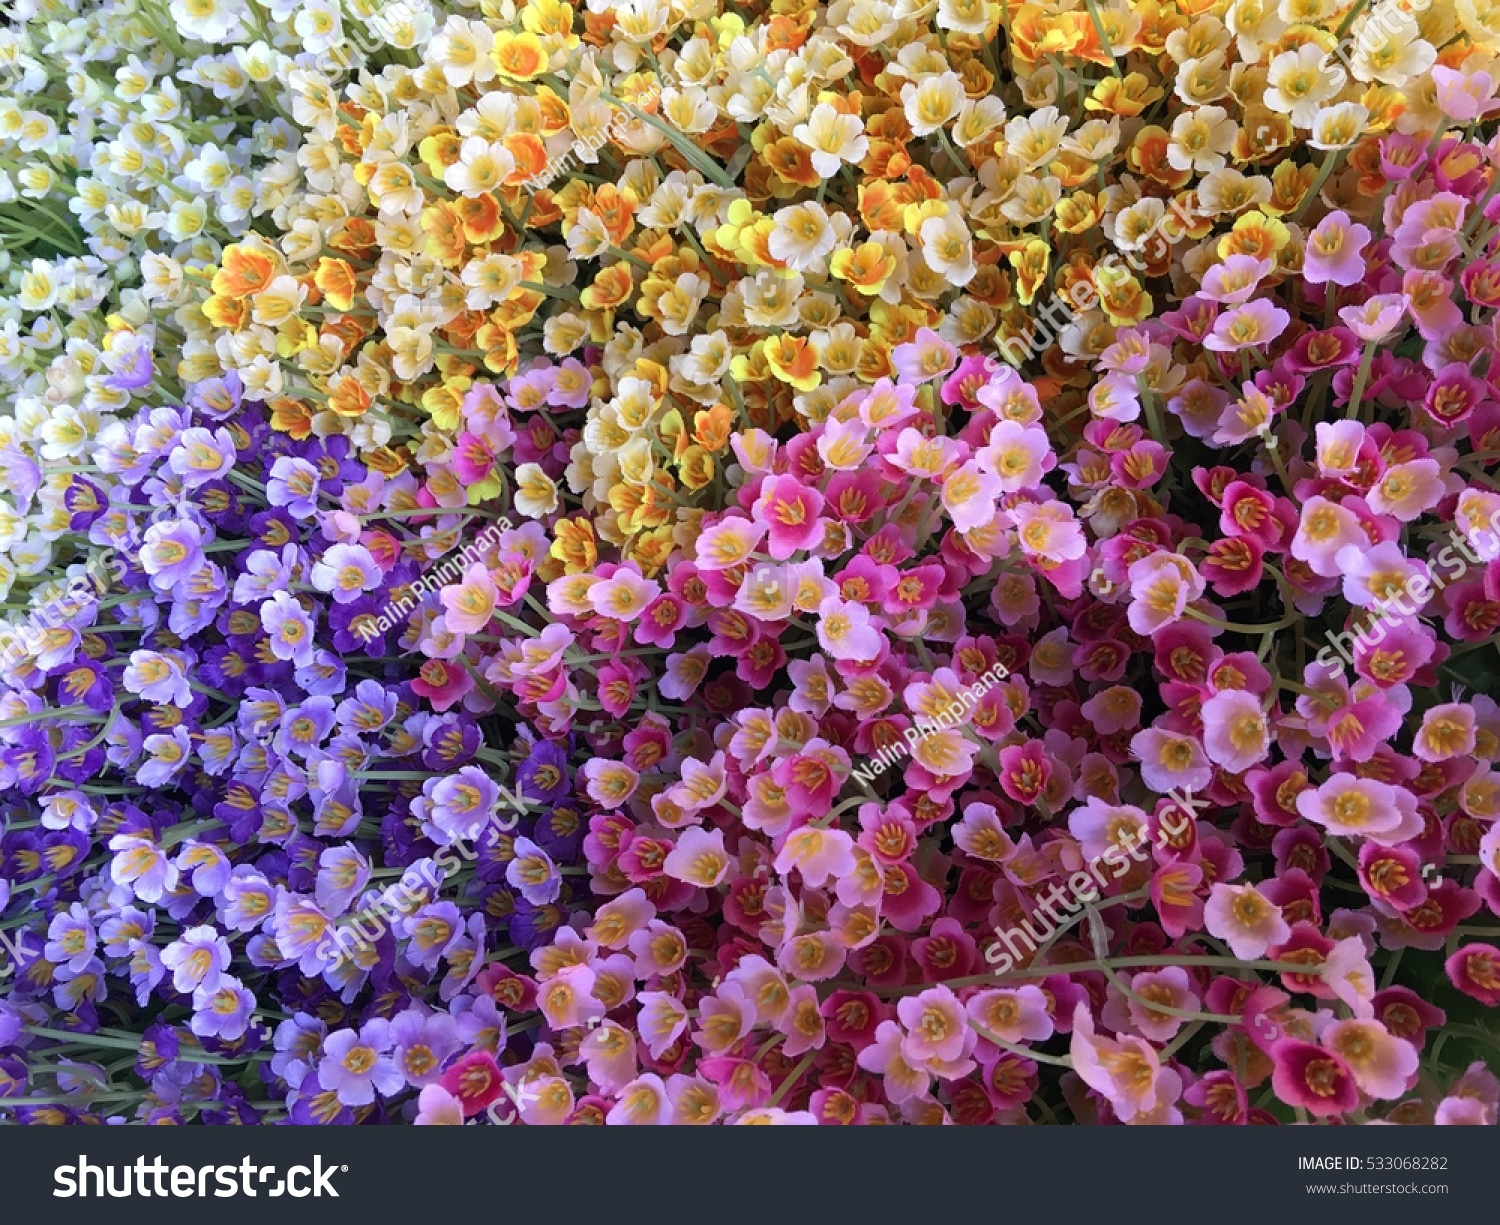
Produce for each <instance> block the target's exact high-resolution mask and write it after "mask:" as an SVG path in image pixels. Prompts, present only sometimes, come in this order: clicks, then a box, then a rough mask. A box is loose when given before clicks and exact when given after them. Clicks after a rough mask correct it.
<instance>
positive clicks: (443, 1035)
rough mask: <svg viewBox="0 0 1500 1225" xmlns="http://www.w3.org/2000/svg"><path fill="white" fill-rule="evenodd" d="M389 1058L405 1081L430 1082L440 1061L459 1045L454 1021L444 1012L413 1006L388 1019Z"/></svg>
mask: <svg viewBox="0 0 1500 1225" xmlns="http://www.w3.org/2000/svg"><path fill="white" fill-rule="evenodd" d="M391 1041H392V1042H393V1043H394V1044H395V1053H394V1055H393V1060H394V1062H395V1065H396V1068H397V1070H398V1071H400V1073H401V1075H402V1076H404V1077H405V1078H406V1083H407V1084H409V1085H411V1086H413V1087H414V1088H415V1087H420V1086H423V1085H430V1084H432V1082H433V1081H435V1080H437V1078H438V1076H439V1074H440V1073H441V1072H442V1067H443V1063H444V1061H445V1060H446V1059H447V1058H448V1056H449V1055H451V1054H453V1052H454V1051H456V1050H457V1049H458V1048H459V1046H460V1042H459V1037H458V1023H457V1022H456V1021H454V1019H453V1017H452V1016H450V1015H449V1014H448V1013H446V1012H436V1013H431V1014H424V1013H423V1012H421V1011H419V1010H417V1009H415V1008H413V1009H409V1010H408V1011H406V1012H401V1013H397V1014H396V1016H395V1017H394V1018H392V1020H391Z"/></svg>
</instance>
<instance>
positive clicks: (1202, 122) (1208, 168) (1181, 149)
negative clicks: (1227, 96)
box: [1167, 106, 1239, 174]
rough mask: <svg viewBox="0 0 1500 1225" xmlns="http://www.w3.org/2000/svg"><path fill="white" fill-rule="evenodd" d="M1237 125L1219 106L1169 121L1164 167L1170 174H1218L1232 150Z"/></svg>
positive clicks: (1201, 108) (1203, 108) (1199, 110)
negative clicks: (1169, 168) (1169, 134)
mask: <svg viewBox="0 0 1500 1225" xmlns="http://www.w3.org/2000/svg"><path fill="white" fill-rule="evenodd" d="M1238 130H1239V125H1238V124H1236V123H1235V122H1234V120H1233V119H1231V118H1230V117H1229V112H1228V111H1226V110H1225V109H1224V108H1223V107H1222V106H1200V107H1198V108H1197V109H1196V110H1191V111H1185V112H1183V113H1182V114H1181V115H1178V116H1177V118H1176V119H1175V120H1173V121H1172V136H1171V140H1170V142H1169V143H1168V144H1167V164H1168V165H1169V166H1171V167H1172V169H1173V170H1192V171H1195V172H1197V173H1198V174H1210V173H1212V172H1213V171H1215V170H1221V169H1223V167H1224V164H1225V162H1226V161H1227V160H1228V159H1226V158H1225V156H1224V155H1225V154H1226V153H1228V152H1229V150H1230V149H1232V148H1233V147H1234V136H1235V133H1236V132H1237V131H1238Z"/></svg>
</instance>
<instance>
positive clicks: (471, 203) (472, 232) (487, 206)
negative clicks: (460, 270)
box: [453, 192, 536, 246]
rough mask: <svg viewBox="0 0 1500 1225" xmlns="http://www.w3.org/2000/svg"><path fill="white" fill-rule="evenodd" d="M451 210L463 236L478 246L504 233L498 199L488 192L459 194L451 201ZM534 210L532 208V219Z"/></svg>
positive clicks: (502, 217)
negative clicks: (460, 226) (461, 229)
mask: <svg viewBox="0 0 1500 1225" xmlns="http://www.w3.org/2000/svg"><path fill="white" fill-rule="evenodd" d="M453 211H454V212H455V213H456V214H457V215H458V221H459V224H460V225H462V226H463V231H464V237H465V238H466V239H468V240H469V242H471V243H473V244H474V245H476V246H478V245H479V244H481V243H487V242H494V241H495V239H497V238H499V237H500V235H502V234H504V233H505V217H504V215H503V214H502V213H501V212H500V201H498V200H497V199H495V197H494V196H493V195H491V194H490V193H489V192H485V193H484V194H483V195H478V196H460V197H459V198H458V199H457V200H455V201H453ZM535 212H536V210H535V209H533V210H532V213H533V219H534V216H535Z"/></svg>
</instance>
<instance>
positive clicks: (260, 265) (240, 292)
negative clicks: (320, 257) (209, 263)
mask: <svg viewBox="0 0 1500 1225" xmlns="http://www.w3.org/2000/svg"><path fill="white" fill-rule="evenodd" d="M280 265H281V259H280V257H279V256H277V255H276V253H275V252H273V251H267V250H265V249H264V248H262V247H255V246H251V245H250V244H249V243H243V242H237V243H231V244H230V245H229V246H227V247H225V248H224V263H223V266H222V267H220V269H219V270H218V271H217V272H216V273H214V280H213V290H214V293H216V294H223V295H224V296H225V297H229V298H248V297H250V296H251V295H252V294H258V293H260V292H261V290H263V289H265V288H266V287H267V286H268V285H270V283H271V282H272V281H273V280H275V279H276V277H277V276H278V275H279V274H280V273H281V272H282V271H284V267H282V266H280Z"/></svg>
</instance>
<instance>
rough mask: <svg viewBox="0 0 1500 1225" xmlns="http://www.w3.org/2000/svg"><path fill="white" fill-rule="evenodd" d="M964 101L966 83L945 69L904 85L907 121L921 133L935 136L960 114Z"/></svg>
mask: <svg viewBox="0 0 1500 1225" xmlns="http://www.w3.org/2000/svg"><path fill="white" fill-rule="evenodd" d="M963 103H964V83H963V79H962V78H961V77H960V76H959V75H958V73H956V72H944V73H941V74H939V75H938V76H935V77H928V78H927V79H926V80H924V81H921V82H919V83H918V84H916V85H903V86H902V87H901V105H902V106H904V107H905V108H906V121H907V122H908V123H909V124H911V130H912V132H913V133H915V134H916V135H917V136H931V135H932V134H933V133H934V132H936V131H937V130H938V129H939V128H941V127H943V126H944V125H945V124H946V123H947V122H948V121H949V120H950V119H952V118H953V117H954V116H955V115H957V114H958V112H959V108H960V107H962V106H963Z"/></svg>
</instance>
